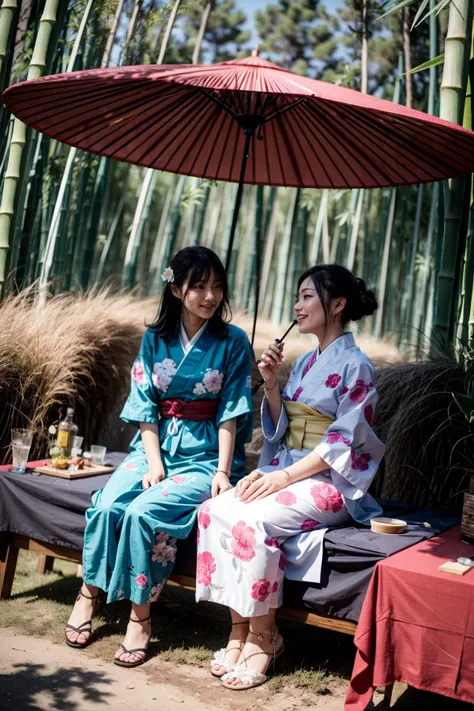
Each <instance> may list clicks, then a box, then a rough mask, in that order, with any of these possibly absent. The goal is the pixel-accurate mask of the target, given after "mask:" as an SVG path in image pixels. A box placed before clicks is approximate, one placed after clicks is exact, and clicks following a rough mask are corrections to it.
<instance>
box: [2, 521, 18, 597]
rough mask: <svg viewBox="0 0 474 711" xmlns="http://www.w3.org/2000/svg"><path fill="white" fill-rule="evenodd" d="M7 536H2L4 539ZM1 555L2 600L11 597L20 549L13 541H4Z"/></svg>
mask: <svg viewBox="0 0 474 711" xmlns="http://www.w3.org/2000/svg"><path fill="white" fill-rule="evenodd" d="M4 535H5V534H2V538H3V537H4ZM2 544H3V545H1V546H0V548H1V554H0V600H5V599H6V598H7V597H10V595H11V592H12V585H13V578H14V577H15V570H16V562H17V560H18V548H17V547H16V546H15V545H14V544H13V539H12V538H10V540H8V541H7V540H6V539H5V540H2Z"/></svg>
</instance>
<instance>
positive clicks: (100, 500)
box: [83, 325, 253, 604]
mask: <svg viewBox="0 0 474 711" xmlns="http://www.w3.org/2000/svg"><path fill="white" fill-rule="evenodd" d="M251 357H252V350H251V346H250V343H249V341H248V338H247V336H246V334H245V333H244V331H242V330H241V329H240V328H237V327H236V326H231V325H228V326H227V338H225V339H223V340H219V339H217V338H216V337H215V336H214V335H212V333H211V332H210V329H209V328H207V325H205V326H204V327H203V328H202V329H201V330H200V331H199V332H198V333H197V334H196V335H195V336H194V337H193V339H192V340H191V341H188V339H187V337H186V333H185V331H184V329H183V327H182V326H181V331H180V336H179V338H176V339H174V340H172V341H171V342H169V343H165V342H164V341H163V340H162V338H161V337H160V336H159V334H158V333H157V332H156V331H155V330H154V329H152V328H150V329H148V330H147V331H146V333H145V335H144V337H143V341H142V345H141V348H140V352H139V354H138V357H137V359H136V360H135V363H134V364H133V368H132V382H131V391H130V395H129V397H128V400H127V402H126V403H125V406H124V408H123V411H122V414H121V417H122V419H123V420H125V422H130V423H131V424H133V425H135V426H136V427H137V428H138V430H139V431H138V432H137V434H136V435H135V437H134V439H133V441H132V443H131V445H130V450H131V452H130V454H129V455H128V457H127V458H126V459H125V460H124V462H123V463H122V464H121V465H120V466H119V467H118V469H117V470H116V471H115V472H114V474H113V475H112V477H111V478H110V480H109V481H108V483H107V485H106V486H105V487H104V489H102V490H101V491H98V492H97V493H96V494H95V495H94V497H93V507H92V508H90V509H88V511H87V512H86V521H87V524H86V531H85V539H84V554H83V567H84V581H85V582H86V583H87V584H89V585H96V586H97V587H99V588H101V589H102V590H105V591H106V592H107V602H113V601H115V600H120V599H122V598H126V599H129V600H132V601H133V602H135V603H137V604H144V603H147V602H154V601H155V600H157V599H158V597H159V595H160V592H161V590H162V588H163V586H164V584H165V583H166V580H167V579H168V577H169V575H170V573H171V570H172V567H173V564H174V560H175V557H176V541H177V539H183V538H186V537H187V536H188V535H189V533H190V531H191V529H192V528H193V525H194V522H195V519H196V515H197V509H198V507H199V505H200V504H201V503H202V502H203V501H205V500H206V499H208V498H209V497H210V496H211V486H212V475H213V473H214V471H215V470H216V468H217V464H218V427H219V425H220V424H221V423H223V422H225V421H227V420H231V419H234V418H237V435H236V443H235V449H234V456H233V460H232V477H231V481H232V483H234V484H235V483H236V481H237V480H238V479H239V478H241V477H242V476H243V475H244V461H245V450H244V443H245V442H248V441H249V440H250V438H251V435H252V424H253V422H252V421H253V408H252V399H251V383H250V364H251ZM174 399H179V400H184V401H186V402H188V403H192V402H194V403H195V402H196V401H199V400H207V401H209V400H215V401H217V415H216V417H215V418H213V419H205V420H200V421H197V420H188V419H178V418H177V417H173V418H168V419H165V418H163V417H160V416H159V405H160V400H163V401H164V400H166V401H169V400H174ZM204 404H209V403H204ZM141 422H149V423H153V424H157V425H158V429H159V439H160V450H161V457H162V461H163V466H164V468H165V472H166V478H165V479H163V481H161V482H159V483H158V484H155V485H154V486H152V487H150V488H149V489H145V490H144V489H143V488H142V478H143V476H144V475H145V474H146V473H147V472H148V464H147V459H146V455H145V449H144V446H143V442H142V438H141V434H140V423H141Z"/></svg>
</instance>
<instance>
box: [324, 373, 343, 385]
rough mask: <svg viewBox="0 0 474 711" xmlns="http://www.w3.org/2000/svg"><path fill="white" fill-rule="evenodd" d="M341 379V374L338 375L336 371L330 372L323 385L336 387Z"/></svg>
mask: <svg viewBox="0 0 474 711" xmlns="http://www.w3.org/2000/svg"><path fill="white" fill-rule="evenodd" d="M341 380H342V376H341V375H339V374H338V373H331V375H328V378H327V380H326V382H325V385H326V387H327V388H337V386H338V385H339V383H340V382H341Z"/></svg>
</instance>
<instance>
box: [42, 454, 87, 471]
mask: <svg viewBox="0 0 474 711" xmlns="http://www.w3.org/2000/svg"><path fill="white" fill-rule="evenodd" d="M51 464H52V466H53V467H54V468H55V469H68V470H69V471H72V472H77V471H79V470H80V469H84V467H90V466H91V462H90V460H89V459H84V458H83V457H73V458H72V459H66V457H54V458H53V459H52V460H51Z"/></svg>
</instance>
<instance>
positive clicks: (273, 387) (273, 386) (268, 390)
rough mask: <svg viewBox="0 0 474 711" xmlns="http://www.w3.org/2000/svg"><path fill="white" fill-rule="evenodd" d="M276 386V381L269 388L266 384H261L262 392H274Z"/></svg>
mask: <svg viewBox="0 0 474 711" xmlns="http://www.w3.org/2000/svg"><path fill="white" fill-rule="evenodd" d="M277 385H278V380H275V385H272V387H271V388H267V385H266V383H263V390H264V392H266V393H268V392H270V390H275V388H276V386H277Z"/></svg>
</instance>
